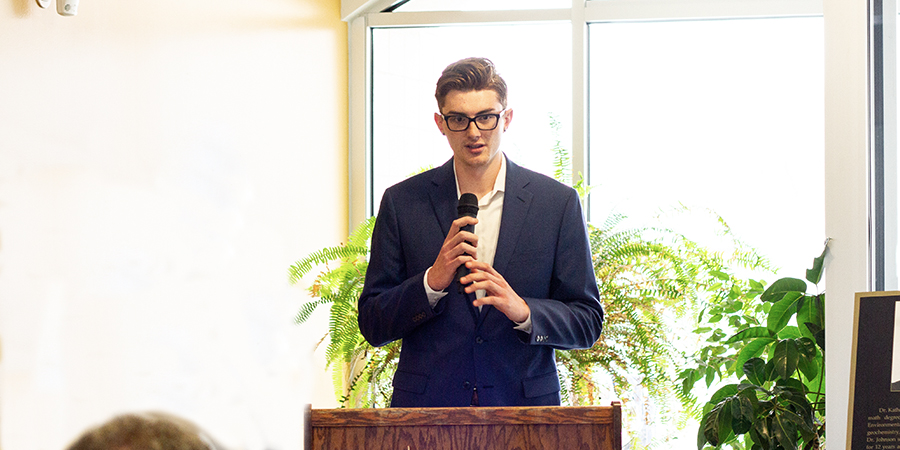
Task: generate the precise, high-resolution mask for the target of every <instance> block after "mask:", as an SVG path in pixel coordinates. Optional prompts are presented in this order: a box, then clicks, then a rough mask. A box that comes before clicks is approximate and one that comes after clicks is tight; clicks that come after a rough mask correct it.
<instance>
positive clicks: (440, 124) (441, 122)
mask: <svg viewBox="0 0 900 450" xmlns="http://www.w3.org/2000/svg"><path fill="white" fill-rule="evenodd" d="M434 123H435V125H437V127H438V130H441V134H443V135H444V136H446V135H447V133H446V132H445V131H444V117H443V116H441V115H440V114H438V113H434Z"/></svg>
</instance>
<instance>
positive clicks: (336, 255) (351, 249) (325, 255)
mask: <svg viewBox="0 0 900 450" xmlns="http://www.w3.org/2000/svg"><path fill="white" fill-rule="evenodd" d="M368 253H369V249H368V248H366V247H365V246H359V245H339V246H336V247H326V248H323V249H321V250H319V251H317V252H313V253H312V254H310V255H309V256H307V257H306V258H303V259H301V260H300V261H297V262H296V263H294V264H293V265H292V266H291V267H290V268H289V269H288V279H289V280H290V282H291V284H297V283H298V282H300V279H301V278H303V277H304V276H305V275H306V274H307V273H309V271H310V270H312V269H313V267H315V266H317V265H319V264H325V263H327V262H330V261H336V260H343V259H351V258H360V257H364V256H366V255H367V254H368Z"/></svg>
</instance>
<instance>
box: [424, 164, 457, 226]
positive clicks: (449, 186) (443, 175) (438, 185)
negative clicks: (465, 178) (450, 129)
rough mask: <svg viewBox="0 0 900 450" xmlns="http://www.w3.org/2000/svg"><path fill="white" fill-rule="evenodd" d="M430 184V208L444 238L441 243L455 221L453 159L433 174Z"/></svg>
mask: <svg viewBox="0 0 900 450" xmlns="http://www.w3.org/2000/svg"><path fill="white" fill-rule="evenodd" d="M431 182H432V183H433V184H434V186H435V189H431V190H429V191H428V195H429V196H430V197H431V207H432V208H433V209H434V215H435V216H436V217H437V220H438V223H439V224H440V226H441V231H443V233H444V236H443V237H441V241H443V240H444V238H445V237H447V233H449V232H450V224H451V223H453V221H454V220H456V204H457V203H458V200H459V199H458V198H457V197H456V179H455V178H454V176H453V158H451V159H450V161H447V162H446V163H444V165H442V166H441V167H438V168H437V170H435V172H434V177H432V179H431Z"/></svg>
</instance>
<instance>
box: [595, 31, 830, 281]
mask: <svg viewBox="0 0 900 450" xmlns="http://www.w3.org/2000/svg"><path fill="white" fill-rule="evenodd" d="M823 35H824V34H823V22H822V18H782V19H747V20H721V21H682V22H652V23H604V24H593V25H591V26H590V49H591V50H590V74H591V75H590V100H589V101H590V174H591V175H590V176H591V185H593V186H595V188H594V190H593V191H592V193H591V200H590V207H591V218H592V220H593V221H595V222H597V221H602V220H603V219H604V218H605V217H606V215H607V214H609V213H610V211H617V212H619V213H623V214H625V215H626V216H628V217H629V219H630V221H631V222H630V224H631V225H637V226H641V225H647V224H654V225H655V224H658V222H655V221H654V216H655V215H657V214H658V213H659V212H660V211H661V210H667V209H671V208H676V207H678V206H679V205H680V204H683V205H685V206H688V207H689V208H691V211H692V212H693V213H694V214H697V215H699V216H701V218H700V219H699V220H698V221H697V224H698V225H697V226H702V225H703V224H706V225H708V224H709V223H710V221H711V220H712V218H711V216H710V215H708V214H705V212H706V211H707V209H711V210H712V211H714V212H715V213H717V214H718V215H720V216H721V217H722V218H723V219H724V220H725V221H726V222H727V223H728V225H729V226H730V227H731V229H732V231H733V232H734V234H735V235H736V236H737V237H738V238H740V239H742V240H743V241H744V242H745V243H747V244H749V245H751V246H752V247H754V248H756V249H757V250H758V251H759V252H760V253H761V254H762V255H763V256H766V257H768V258H769V259H770V260H771V261H772V262H773V263H774V264H775V266H777V267H780V268H781V269H782V270H781V271H780V272H779V275H780V276H793V277H801V278H802V277H803V274H804V273H805V272H804V271H805V269H807V268H809V267H810V265H811V263H812V258H814V257H815V256H818V255H819V253H820V252H821V251H822V248H823V243H824V237H825V227H824V130H823V122H824V98H823V92H824V80H823V78H824V76H823V70H824V62H823V61H824V59H823V54H824V50H823V47H824V42H823ZM689 222H692V221H689ZM698 233H699V232H698ZM700 235H701V234H698V236H700ZM689 237H692V238H694V239H698V240H699V238H698V237H697V236H694V235H689ZM701 242H702V241H701ZM767 281H768V282H771V281H774V280H767Z"/></svg>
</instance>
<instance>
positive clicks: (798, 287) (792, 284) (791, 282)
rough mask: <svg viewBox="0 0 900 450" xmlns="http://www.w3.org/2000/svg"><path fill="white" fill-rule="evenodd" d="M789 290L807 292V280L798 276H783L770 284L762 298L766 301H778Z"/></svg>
mask: <svg viewBox="0 0 900 450" xmlns="http://www.w3.org/2000/svg"><path fill="white" fill-rule="evenodd" d="M788 292H806V282H805V281H803V280H800V279H797V278H782V279H780V280H778V281H776V282H774V283H772V285H771V286H769V288H768V289H766V291H765V292H763V294H762V297H760V300H762V301H764V302H777V301H779V300H781V298H782V297H784V294H786V293H788Z"/></svg>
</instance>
